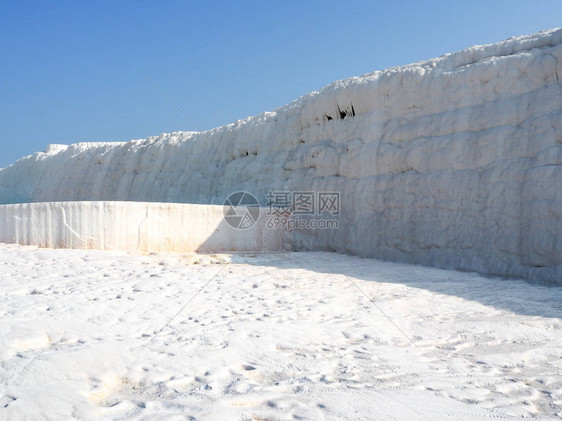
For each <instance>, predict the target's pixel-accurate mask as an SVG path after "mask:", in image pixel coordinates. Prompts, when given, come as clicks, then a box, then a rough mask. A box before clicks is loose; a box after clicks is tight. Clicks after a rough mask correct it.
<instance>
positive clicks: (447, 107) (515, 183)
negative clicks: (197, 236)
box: [0, 30, 562, 282]
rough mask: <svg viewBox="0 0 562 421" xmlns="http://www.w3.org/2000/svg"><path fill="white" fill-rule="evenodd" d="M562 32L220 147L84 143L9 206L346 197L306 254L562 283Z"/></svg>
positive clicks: (380, 83) (424, 69)
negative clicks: (247, 196)
mask: <svg viewBox="0 0 562 421" xmlns="http://www.w3.org/2000/svg"><path fill="white" fill-rule="evenodd" d="M561 77H562V30H551V31H545V32H541V33H537V34H533V35H529V36H523V37H518V38H513V39H509V40H507V41H503V42H500V43H497V44H491V45H485V46H476V47H472V48H469V49H466V50H463V51H459V52H457V53H453V54H448V55H445V56H443V57H440V58H437V59H432V60H428V61H425V62H420V63H416V64H411V65H407V66H401V67H396V68H391V69H387V70H384V71H379V72H374V73H371V74H368V75H365V76H362V77H356V78H351V79H347V80H342V81H338V82H335V83H333V84H331V85H329V86H327V87H326V88H324V89H322V90H321V91H319V92H313V93H311V94H308V95H306V96H304V97H302V98H300V99H298V100H296V101H294V102H292V103H290V104H288V105H287V106H284V107H282V108H279V109H277V110H275V111H273V112H267V113H264V114H261V115H258V116H255V117H250V118H247V119H245V120H241V121H238V122H236V123H234V124H230V125H227V126H224V127H220V128H217V129H214V130H211V131H208V132H203V133H194V132H179V133H170V134H163V135H160V136H157V137H151V138H148V139H145V140H134V141H131V142H127V143H104V144H96V143H87V144H85V143H80V144H75V145H70V146H68V147H67V148H61V147H60V146H59V147H56V148H52V150H50V151H49V152H47V153H36V154H34V155H32V156H29V157H26V158H23V159H21V160H19V161H18V162H16V163H15V164H13V165H12V166H10V167H8V168H5V169H3V170H0V203H16V202H37V201H58V200H134V201H162V202H187V203H213V204H219V203H222V202H223V200H224V198H225V197H226V196H227V195H228V194H229V193H231V192H233V191H238V190H246V191H250V192H252V193H254V194H255V195H256V196H257V197H258V198H259V199H260V200H263V201H265V196H266V193H267V192H268V191H270V190H293V191H294V190H316V191H341V194H342V197H341V203H342V213H341V215H340V217H339V218H340V228H339V229H338V230H332V231H330V230H324V231H322V230H319V231H305V232H295V233H294V235H293V238H294V245H295V247H296V248H299V249H315V248H328V249H331V250H338V251H343V252H351V253H356V254H361V255H367V256H374V257H378V258H382V259H389V260H396V261H403V262H409V263H420V264H425V265H434V266H439V267H447V268H456V269H463V270H474V271H479V272H485V273H490V274H498V275H502V276H521V277H525V278H532V279H540V280H544V281H553V282H557V281H558V282H562V81H561Z"/></svg>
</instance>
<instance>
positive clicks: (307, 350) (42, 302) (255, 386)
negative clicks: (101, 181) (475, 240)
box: [0, 245, 562, 420]
mask: <svg viewBox="0 0 562 421" xmlns="http://www.w3.org/2000/svg"><path fill="white" fill-rule="evenodd" d="M228 262H230V263H228ZM195 263H198V264H195ZM341 273H345V274H347V275H349V277H350V278H349V279H347V278H346V277H345V276H343V275H342V274H341ZM367 297H368V298H369V299H371V300H372V301H373V302H372V303H371V302H370V301H369V300H368V299H367ZM561 302H562V290H561V289H559V288H547V287H544V286H537V285H532V284H528V283H525V282H523V281H516V280H511V281H502V280H498V279H489V278H484V277H481V276H479V275H475V274H469V273H460V272H454V271H445V270H439V269H431V268H423V267H417V266H409V265H404V264H395V263H383V262H380V261H376V260H372V259H361V258H358V257H350V256H345V255H338V254H333V253H330V254H325V253H320V252H315V253H292V254H277V255H269V256H267V255H260V256H247V255H246V256H240V255H238V256H226V255H217V256H214V257H211V256H186V255H184V256H181V255H162V254H160V255H158V254H152V255H131V254H126V253H124V252H102V251H80V250H48V249H37V248H34V247H21V246H16V245H0V356H1V359H2V363H1V364H0V399H1V401H0V419H6V420H8V419H9V420H18V419H34V420H35V419H68V418H70V417H72V418H74V419H91V418H96V417H106V418H108V419H131V418H132V419H216V420H225V419H240V420H250V419H268V420H273V419H275V420H292V419H314V420H319V419H326V420H332V419H353V420H373V419H399V420H404V419H408V420H417V419H420V420H421V419H423V420H427V419H431V420H441V419H450V420H463V419H464V420H483V419H486V420H489V419H492V418H494V419H515V417H520V416H532V415H537V416H539V417H540V419H551V418H554V417H555V416H557V415H558V416H560V415H562V366H561V363H560V362H561V361H562V335H560V332H561V328H562V320H561V318H562V307H561V305H560V303H561ZM383 313H384V314H383ZM389 318H390V319H391V320H390V319H389ZM410 340H411V341H413V344H412V342H410ZM173 416H175V417H176V418H172V417H173ZM190 417H192V418H190Z"/></svg>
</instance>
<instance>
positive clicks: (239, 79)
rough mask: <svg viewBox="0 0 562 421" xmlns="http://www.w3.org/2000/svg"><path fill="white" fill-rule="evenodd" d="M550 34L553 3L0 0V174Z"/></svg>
mask: <svg viewBox="0 0 562 421" xmlns="http://www.w3.org/2000/svg"><path fill="white" fill-rule="evenodd" d="M561 25H562V1H559V0H550V1H547V0H534V1H530V0H525V1H522V0H501V1H494V0H487V1H481V0H471V1H466V0H462V1H457V0H449V1H446V0H443V1H402V2H400V1H396V0H395V1H353V0H346V1H341V0H340V1H306V0H300V1H291V0H285V1H265V0H264V1H199V2H193V1H181V2H180V1H88V2H86V1H83V2H80V1H76V2H64V1H53V2H46V1H37V2H28V1H7V0H0V51H1V56H0V168H1V167H4V166H6V165H8V164H10V163H12V162H14V161H15V160H16V159H18V158H20V157H22V156H25V155H28V154H30V153H33V152H35V151H43V150H44V149H45V146H46V145H47V144H49V143H65V144H68V143H73V142H78V141H125V140H130V139H138V138H144V137H147V136H150V135H157V134H159V133H162V132H170V131H175V130H195V128H194V127H193V125H192V124H191V123H190V122H189V121H188V120H187V119H186V118H185V117H184V116H183V115H182V114H181V113H180V112H179V111H178V110H177V109H176V108H175V107H174V106H173V105H172V104H171V103H170V102H169V101H168V100H167V99H165V98H164V97H163V96H162V95H161V94H160V93H159V92H158V91H157V90H156V89H155V88H154V86H152V85H151V84H150V82H149V81H148V80H147V79H146V78H145V76H144V73H146V74H148V75H149V76H150V77H151V78H152V79H154V81H155V82H156V83H157V84H159V85H160V86H161V88H162V89H163V90H164V91H166V92H167V93H168V94H169V95H170V96H171V97H172V98H173V99H174V100H175V101H176V102H177V103H178V104H179V106H180V107H181V108H182V109H183V110H184V111H185V112H186V113H187V114H188V115H189V116H190V117H191V118H192V119H193V120H194V121H195V122H196V123H197V124H198V125H199V126H200V127H202V128H203V129H210V128H213V127H216V126H219V125H223V124H227V123H230V122H233V121H235V120H237V119H239V118H244V117H247V116H249V115H254V114H258V113H260V112H263V111H267V110H271V109H274V108H276V107H279V106H281V105H283V104H285V103H287V102H290V101H292V100H293V99H296V98H298V97H299V96H301V95H303V94H306V93H307V92H310V91H312V90H317V89H319V88H321V87H322V86H324V85H326V84H328V83H330V82H333V81H334V80H337V79H342V78H345V77H349V76H356V75H361V74H364V73H367V72H370V71H373V70H377V69H383V68H386V67H389V66H394V65H399V64H407V63H410V62H414V61H419V60H422V59H426V58H431V57H435V56H439V55H441V54H444V53H446V52H451V51H455V50H459V49H462V48H465V47H469V46H471V45H474V44H483V43H491V42H496V41H500V40H502V39H505V38H508V37H510V36H515V35H521V34H527V33H532V32H536V31H539V30H542V29H549V28H553V27H556V26H561Z"/></svg>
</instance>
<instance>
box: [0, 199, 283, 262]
mask: <svg viewBox="0 0 562 421" xmlns="http://www.w3.org/2000/svg"><path fill="white" fill-rule="evenodd" d="M223 212H224V209H223V207H222V206H213V205H189V204H178V203H141V202H45V203H24V204H14V205H0V242H5V243H16V244H24V245H36V246H39V247H49V248H81V249H99V250H129V251H140V252H161V251H171V252H196V251H199V252H229V251H279V250H283V249H284V247H285V246H286V242H287V238H286V235H287V233H286V232H283V231H282V230H270V229H267V228H266V227H265V223H264V222H265V221H264V220H262V221H261V222H260V220H258V222H257V223H256V224H255V225H253V226H252V227H250V228H247V229H244V230H235V229H233V228H232V227H230V226H229V225H228V224H227V223H225V221H224V214H223Z"/></svg>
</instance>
